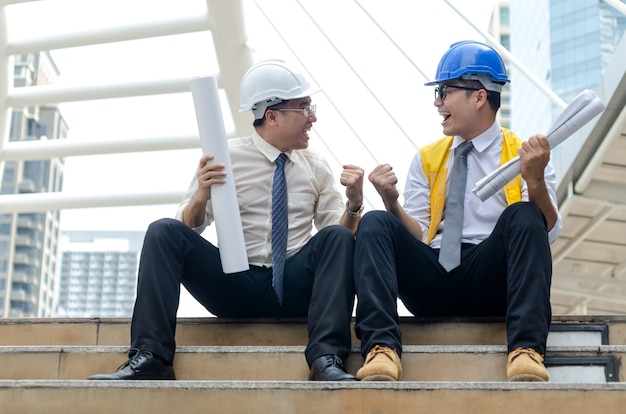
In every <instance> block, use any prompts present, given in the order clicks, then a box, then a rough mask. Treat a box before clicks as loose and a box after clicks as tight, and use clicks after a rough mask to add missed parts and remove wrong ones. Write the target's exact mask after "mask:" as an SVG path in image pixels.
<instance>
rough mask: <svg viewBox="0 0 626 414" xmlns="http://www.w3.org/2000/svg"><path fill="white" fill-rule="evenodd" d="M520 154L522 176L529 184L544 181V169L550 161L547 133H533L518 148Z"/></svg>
mask: <svg viewBox="0 0 626 414" xmlns="http://www.w3.org/2000/svg"><path fill="white" fill-rule="evenodd" d="M517 153H518V155H519V156H520V158H521V160H522V163H521V173H522V178H523V179H524V180H526V182H527V183H529V185H531V184H537V183H541V182H543V181H544V170H545V168H546V166H547V165H548V162H549V161H550V143H549V142H548V137H546V136H545V135H540V134H537V135H533V136H532V137H530V138H529V139H528V141H525V142H524V143H522V148H520V149H519V150H517Z"/></svg>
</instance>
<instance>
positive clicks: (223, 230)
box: [191, 76, 250, 273]
mask: <svg viewBox="0 0 626 414" xmlns="http://www.w3.org/2000/svg"><path fill="white" fill-rule="evenodd" d="M191 94H192V96H193V104H194V107H195V110H196V120H197V122H198V132H199V133H200V145H201V146H202V152H203V153H204V154H205V155H206V154H213V156H214V157H215V158H214V160H215V162H218V163H222V164H224V169H225V170H226V177H227V179H226V182H225V183H224V184H221V185H214V186H212V187H211V203H212V206H213V217H214V219H215V229H216V232H217V239H218V246H219V249H220V258H221V260H222V270H223V271H224V273H236V272H243V271H244V270H248V269H249V268H250V266H249V264H248V254H247V252H246V243H245V240H244V238H243V227H242V225H241V216H240V214H239V204H238V202H237V190H236V189H235V181H234V180H233V167H232V164H231V162H230V152H229V151H228V142H227V141H226V140H227V138H226V128H225V127H224V118H223V116H222V107H221V105H220V98H219V92H218V89H217V80H216V79H215V77H213V76H209V77H204V78H197V79H193V80H192V81H191Z"/></svg>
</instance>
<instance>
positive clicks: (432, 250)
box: [354, 41, 562, 381]
mask: <svg viewBox="0 0 626 414" xmlns="http://www.w3.org/2000/svg"><path fill="white" fill-rule="evenodd" d="M508 82H509V79H508V77H507V74H506V70H505V66H504V62H503V61H502V59H501V57H500V56H499V54H498V53H497V52H496V51H495V50H494V49H493V48H491V47H490V46H488V45H486V44H483V43H480V42H475V41H463V42H458V43H455V44H453V45H452V46H451V47H450V49H449V50H448V51H447V52H446V53H445V54H444V55H443V57H442V58H441V61H440V62H439V66H438V68H437V75H436V78H435V80H434V81H432V82H428V83H426V85H432V86H435V102H434V105H435V107H436V108H437V109H438V112H439V114H440V115H441V116H442V117H443V122H442V123H441V125H442V127H443V133H444V134H445V137H443V138H441V139H439V140H437V141H435V142H434V143H432V144H430V145H427V146H424V147H423V148H421V149H420V150H419V151H418V152H417V154H415V156H414V158H413V161H412V164H411V167H410V170H409V173H408V177H407V180H406V188H405V189H404V205H400V203H399V201H398V198H399V190H398V189H397V188H396V184H397V182H398V180H397V178H396V176H395V174H394V172H393V169H392V167H391V166H390V165H389V164H383V165H379V166H377V167H376V168H375V169H374V170H373V171H372V172H371V173H370V174H369V180H370V182H371V183H372V184H373V185H374V187H375V188H376V190H377V191H378V193H379V194H380V196H381V197H382V200H383V202H384V205H385V209H386V211H372V212H369V213H367V214H366V215H364V216H363V218H362V219H361V222H360V223H359V228H358V231H357V234H356V246H355V256H354V272H355V287H356V292H357V313H356V325H355V330H356V334H357V337H358V338H359V339H360V340H361V353H362V355H363V358H364V359H365V363H364V365H363V367H362V368H361V369H360V370H359V371H358V372H357V378H358V379H360V380H364V381H368V380H369V381H375V380H386V381H392V380H395V381H397V380H400V379H401V377H402V364H401V356H402V333H401V330H400V327H399V317H398V311H397V298H400V299H401V300H402V301H403V303H404V305H405V306H406V308H407V309H408V310H409V311H410V312H411V313H412V314H413V315H415V316H506V324H507V340H508V362H507V367H506V377H507V379H508V380H509V381H547V380H548V379H549V375H548V371H547V370H546V368H545V366H544V365H543V358H544V353H545V348H546V339H547V335H548V330H549V327H550V321H551V308H550V285H551V278H552V258H551V253H550V243H551V242H553V241H554V240H556V238H557V236H558V234H559V232H560V230H561V226H562V225H561V217H560V215H559V213H558V208H557V201H556V194H555V185H556V179H555V173H554V169H553V168H552V166H551V165H550V162H549V160H550V148H549V144H548V140H547V137H546V136H544V135H535V136H532V137H530V138H529V139H528V140H527V141H522V140H521V139H520V138H518V137H517V136H516V135H515V134H513V133H512V132H511V131H509V130H507V129H505V128H501V127H500V126H499V125H498V123H497V121H496V113H497V111H498V109H499V108H500V93H501V91H502V87H503V86H504V85H505V84H507V83H508ZM517 155H519V156H520V158H521V175H520V176H518V177H517V178H516V179H514V180H512V181H511V182H510V183H508V184H507V185H506V186H505V187H504V188H503V190H502V191H499V192H498V193H497V194H495V195H494V196H492V197H490V198H489V199H487V200H485V201H484V202H483V201H481V200H480V199H479V198H478V197H477V196H476V195H474V194H472V192H471V190H472V188H473V186H474V184H475V183H476V182H477V181H478V180H479V179H481V178H483V177H484V176H485V175H487V174H489V173H491V172H492V171H494V170H495V169H497V168H498V167H499V166H500V165H502V164H504V163H506V162H507V161H509V160H510V159H512V158H514V157H516V156H517ZM455 196H458V197H455Z"/></svg>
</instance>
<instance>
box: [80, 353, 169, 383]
mask: <svg viewBox="0 0 626 414" xmlns="http://www.w3.org/2000/svg"><path fill="white" fill-rule="evenodd" d="M129 357H130V359H129V360H128V361H126V362H125V363H124V364H122V366H121V367H119V368H118V369H117V371H116V372H114V373H113V374H98V375H92V376H91V377H89V378H87V379H88V380H109V381H113V380H175V379H176V376H175V375H174V368H172V366H171V365H168V364H166V363H165V362H163V361H162V360H161V359H160V358H158V357H155V356H154V355H153V354H152V352H149V351H141V350H138V349H136V350H132V351H131V353H130V354H129Z"/></svg>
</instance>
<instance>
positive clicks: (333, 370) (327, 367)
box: [309, 355, 357, 381]
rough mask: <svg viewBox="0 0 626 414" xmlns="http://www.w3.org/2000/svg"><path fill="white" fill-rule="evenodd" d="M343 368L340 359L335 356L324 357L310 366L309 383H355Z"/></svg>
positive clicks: (352, 376)
mask: <svg viewBox="0 0 626 414" xmlns="http://www.w3.org/2000/svg"><path fill="white" fill-rule="evenodd" d="M356 380H357V379H356V377H355V376H354V375H350V374H348V373H347V372H346V369H345V368H344V367H343V362H342V361H341V358H339V357H338V356H337V355H324V356H321V357H319V358H317V359H316V360H315V361H313V363H312V364H311V373H310V374H309V381H356Z"/></svg>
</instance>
